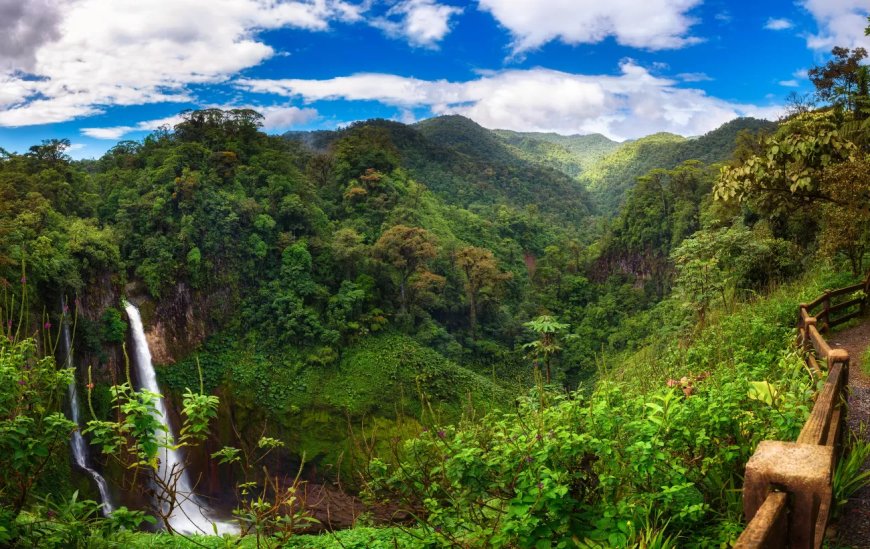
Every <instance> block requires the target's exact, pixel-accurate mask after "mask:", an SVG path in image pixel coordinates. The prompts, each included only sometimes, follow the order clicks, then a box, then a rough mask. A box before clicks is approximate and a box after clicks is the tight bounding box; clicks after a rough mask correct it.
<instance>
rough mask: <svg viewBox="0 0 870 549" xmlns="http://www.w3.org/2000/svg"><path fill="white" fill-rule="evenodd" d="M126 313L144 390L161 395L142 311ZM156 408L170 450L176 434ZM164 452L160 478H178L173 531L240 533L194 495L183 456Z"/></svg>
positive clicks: (131, 308) (162, 408) (159, 404)
mask: <svg viewBox="0 0 870 549" xmlns="http://www.w3.org/2000/svg"><path fill="white" fill-rule="evenodd" d="M125 310H126V311H127V316H128V317H129V319H130V330H131V332H132V335H133V356H134V360H133V367H134V368H135V369H136V375H137V377H138V379H139V384H140V386H141V387H140V389H144V390H146V391H150V392H152V393H156V394H160V387H159V386H158V385H157V374H156V373H155V372H154V366H153V364H151V351H150V350H149V349H148V341H147V340H146V339H145V329H144V328H143V326H142V317H141V316H140V315H139V309H137V308H136V306H135V305H133V304H132V303H127V304H126V306H125ZM155 405H156V406H155V408H156V409H155V411H154V417H155V419H157V420H158V421H160V422H161V423H162V424H163V426H164V427H165V428H166V431H165V432H166V437H167V442H168V444H167V446H174V444H175V440H176V439H175V431H174V430H173V429H172V425H171V424H170V423H169V417H168V416H167V415H166V402H165V401H164V399H163V398H162V397H161V398H159V399H157V401H156V402H155ZM160 452H161V454H160V456H159V458H160V459H159V463H158V468H157V475H158V476H159V477H160V478H161V479H163V480H167V479H169V478H171V477H173V476H176V477H177V483H176V485H175V492H176V501H177V502H178V504H177V505H176V507H175V509H174V511H173V513H172V515H171V516H170V517H169V524H170V525H171V526H172V528H173V529H174V530H176V531H178V532H181V533H184V534H197V533H199V534H203V533H205V534H211V533H213V532H214V529H215V528H216V529H217V532H218V534H225V533H229V534H232V533H236V532H238V528H237V527H236V525H235V524H232V523H229V522H224V521H218V520H214V519H211V518H209V515H210V512H211V510H210V509H209V507H208V506H207V505H206V504H204V503H203V502H202V500H201V499H200V498H199V497H198V496H197V495H196V494H195V493H194V491H193V488H192V487H191V483H190V478H189V475H188V472H187V471H186V470H185V469H184V459H183V458H182V456H181V453H180V452H179V451H178V450H177V449H173V448H161V450H160Z"/></svg>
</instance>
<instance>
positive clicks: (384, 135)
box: [285, 116, 592, 231]
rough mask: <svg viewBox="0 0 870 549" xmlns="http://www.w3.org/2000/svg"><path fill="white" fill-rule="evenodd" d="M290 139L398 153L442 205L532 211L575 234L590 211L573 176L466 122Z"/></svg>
mask: <svg viewBox="0 0 870 549" xmlns="http://www.w3.org/2000/svg"><path fill="white" fill-rule="evenodd" d="M374 134H377V135H378V137H376V138H375V137H373V136H374ZM285 137H286V138H288V139H293V140H297V141H300V142H302V143H304V144H305V145H307V146H309V147H311V148H312V150H315V151H318V150H325V149H326V148H327V147H329V146H330V145H332V144H334V143H336V142H337V141H339V140H342V139H345V140H354V139H368V140H372V139H373V140H375V141H378V142H380V143H381V144H382V146H383V147H384V148H385V149H391V150H394V151H395V153H396V154H397V155H398V158H397V162H400V163H401V164H402V166H403V167H405V168H406V169H407V170H408V172H409V174H410V175H411V176H412V177H413V178H414V179H415V180H417V181H418V182H419V183H422V184H423V185H425V186H426V187H427V188H428V189H430V190H431V191H432V192H433V193H434V194H435V195H437V196H438V197H439V198H440V199H442V200H444V201H445V202H446V203H448V204H452V205H456V206H459V207H462V208H465V209H470V210H473V211H487V212H494V211H496V210H497V208H498V206H501V205H504V206H508V207H510V208H512V209H516V210H525V209H526V208H528V207H530V206H535V208H536V209H537V210H539V211H540V212H541V213H542V214H544V215H545V216H546V217H548V218H549V219H551V220H553V221H558V222H559V223H562V224H564V223H566V222H567V223H569V224H570V225H573V226H575V228H574V229H571V230H573V231H576V230H577V228H576V226H579V225H580V224H581V223H582V222H583V220H584V219H585V218H586V217H587V216H588V215H589V214H590V213H591V211H592V206H591V201H590V199H589V197H588V195H587V193H586V191H585V190H584V189H583V187H582V186H580V185H577V183H576V181H574V180H572V178H571V177H569V176H568V175H566V174H565V173H563V172H561V171H559V170H557V169H554V168H552V167H548V166H545V165H543V164H541V163H538V162H537V161H535V160H534V159H530V158H529V157H528V155H526V154H524V153H523V152H522V151H520V150H519V149H517V148H515V147H513V146H511V145H510V144H508V143H506V142H505V141H503V140H502V139H500V138H498V137H497V136H496V135H495V134H494V133H493V132H490V131H489V130H486V129H485V128H483V127H481V126H480V125H478V124H476V123H474V122H473V121H471V120H469V119H467V118H464V117H461V116H441V117H437V118H432V119H429V120H425V121H423V122H419V123H417V124H414V125H411V126H407V125H404V124H400V123H398V122H391V121H387V120H370V121H367V122H362V123H357V124H353V125H351V126H350V127H348V128H347V129H345V130H341V131H336V132H312V133H307V132H292V133H287V134H285Z"/></svg>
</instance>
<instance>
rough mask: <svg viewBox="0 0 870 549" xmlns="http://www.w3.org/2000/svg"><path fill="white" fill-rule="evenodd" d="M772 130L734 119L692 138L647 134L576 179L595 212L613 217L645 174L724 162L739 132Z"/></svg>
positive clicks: (755, 122) (767, 124) (766, 123)
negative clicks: (697, 163) (691, 163)
mask: <svg viewBox="0 0 870 549" xmlns="http://www.w3.org/2000/svg"><path fill="white" fill-rule="evenodd" d="M775 128H776V123H774V122H769V121H767V120H758V119H755V118H737V119H735V120H732V121H730V122H727V123H725V124H723V125H722V126H720V127H718V128H716V129H715V130H713V131H710V132H708V133H706V134H704V135H702V136H701V137H698V138H694V139H687V138H684V137H681V136H679V135H674V134H670V133H657V134H653V135H649V136H647V137H643V138H641V139H637V140H635V141H627V142H625V143H623V144H622V145H620V146H619V147H618V148H616V149H614V150H613V151H612V152H610V153H609V154H607V155H606V156H604V157H602V158H601V159H600V160H599V161H598V162H596V163H595V164H594V165H593V166H591V167H590V168H589V169H588V170H585V171H584V172H582V173H581V174H580V176H579V180H580V181H581V182H582V183H583V184H584V186H585V187H586V188H587V189H588V190H589V192H590V194H591V195H592V198H593V200H594V202H595V205H596V207H597V209H598V211H599V212H600V213H602V214H605V215H613V214H615V213H616V212H617V211H618V209H619V206H620V204H622V202H623V200H624V198H625V194H626V191H627V190H628V189H631V188H632V187H634V184H635V182H636V181H637V178H638V177H640V176H642V175H644V174H645V173H647V172H648V171H650V170H652V169H655V168H662V169H671V168H674V167H676V166H677V165H678V164H681V163H682V162H685V161H686V160H691V159H697V160H700V161H702V162H704V163H705V164H712V163H715V162H724V161H726V160H728V159H729V158H730V157H731V155H732V154H733V153H734V149H735V148H736V146H737V136H738V134H740V132H743V131H747V132H750V133H757V132H759V131H773V130H774V129H775Z"/></svg>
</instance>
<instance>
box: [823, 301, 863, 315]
mask: <svg viewBox="0 0 870 549" xmlns="http://www.w3.org/2000/svg"><path fill="white" fill-rule="evenodd" d="M862 301H864V300H863V299H861V298H860V297H857V298H855V299H850V300H849V301H844V302H842V303H837V304H836V305H831V307H830V308H829V309H828V315H829V316H830V315H833V314H834V313H839V312H840V311H842V310H843V309H848V308H849V307H854V306H855V305H861V302H862Z"/></svg>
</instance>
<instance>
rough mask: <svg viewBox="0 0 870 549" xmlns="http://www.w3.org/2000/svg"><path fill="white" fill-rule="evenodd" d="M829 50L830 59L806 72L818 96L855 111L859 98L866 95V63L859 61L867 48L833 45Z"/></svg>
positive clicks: (864, 57) (862, 58)
mask: <svg viewBox="0 0 870 549" xmlns="http://www.w3.org/2000/svg"><path fill="white" fill-rule="evenodd" d="M831 54H832V55H833V56H834V57H833V59H831V60H830V61H828V62H827V63H826V64H825V65H823V66H821V67H813V68H811V69H810V70H809V71H807V75H808V76H809V77H810V80H811V81H812V82H813V85H815V87H816V95H818V97H819V99H821V100H822V101H829V102H831V103H833V104H834V105H838V106H842V107H845V108H846V109H847V110H849V111H853V112H857V107H858V106H859V105H860V103H861V101H860V98H861V97H862V96H863V97H866V95H867V74H866V67H862V66H861V61H862V60H864V59H866V58H867V50H865V49H864V48H855V49H853V50H850V49H849V48H841V47H835V48H834V49H833V50H831Z"/></svg>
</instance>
